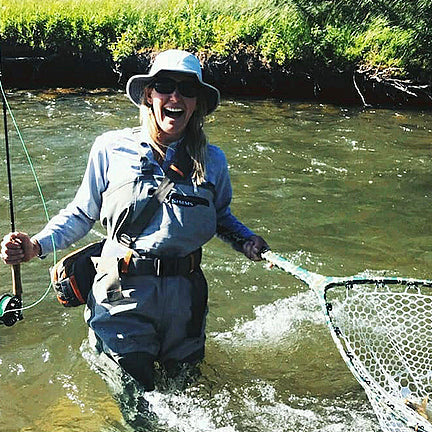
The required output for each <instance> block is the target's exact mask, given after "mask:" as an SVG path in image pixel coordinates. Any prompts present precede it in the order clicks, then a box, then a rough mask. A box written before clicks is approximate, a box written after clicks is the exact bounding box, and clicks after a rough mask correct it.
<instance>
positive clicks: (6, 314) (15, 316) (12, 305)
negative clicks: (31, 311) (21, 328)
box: [0, 294, 23, 327]
mask: <svg viewBox="0 0 432 432" xmlns="http://www.w3.org/2000/svg"><path fill="white" fill-rule="evenodd" d="M21 307H22V301H21V298H20V297H18V296H16V295H11V294H3V295H2V296H1V297H0V324H4V325H5V326H7V327H11V326H13V325H14V324H15V323H16V322H17V321H21V320H22V319H23V314H22V311H21Z"/></svg>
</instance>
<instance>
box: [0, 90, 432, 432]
mask: <svg viewBox="0 0 432 432" xmlns="http://www.w3.org/2000/svg"><path fill="white" fill-rule="evenodd" d="M8 96H9V102H10V104H11V106H12V109H13V111H14V113H15V117H16V119H17V122H18V124H19V126H20V128H21V131H22V134H23V136H24V139H25V141H26V143H27V146H28V148H29V151H30V154H31V156H32V159H33V162H34V165H35V169H36V172H37V174H38V176H39V180H40V183H41V185H42V189H43V193H44V195H45V198H46V200H47V207H48V210H49V212H50V214H55V213H56V212H57V211H58V210H59V209H61V208H62V207H63V206H64V205H66V204H67V203H68V202H69V201H70V199H71V198H72V196H73V195H74V193H75V191H76V188H77V187H78V185H79V182H80V177H81V175H82V172H83V170H84V167H85V164H86V159H87V154H88V151H89V149H90V146H91V144H92V142H93V140H94V138H95V137H96V136H97V135H98V134H100V133H101V132H103V131H105V130H108V129H113V128H123V127H128V126H135V125H137V122H138V120H137V113H136V110H135V108H134V107H133V106H132V104H130V103H129V102H128V101H127V100H126V98H125V96H123V95H122V94H120V93H109V92H106V93H104V92H96V93H94V94H77V93H72V94H68V93H55V92H53V93H47V92H45V93H26V92H20V93H17V94H10V95H8ZM431 124H432V123H431V113H430V112H420V111H397V110H372V109H360V108H349V109H345V108H340V107H334V106H331V105H315V104H302V103H288V102H279V101H251V100H224V101H223V103H222V106H221V107H220V109H219V110H218V111H217V112H216V113H215V114H214V115H213V116H212V117H211V118H210V119H209V123H208V125H207V132H208V135H209V137H210V139H211V142H212V143H214V144H217V145H219V146H220V147H222V148H223V150H224V151H225V152H226V154H227V157H228V160H229V164H230V172H231V178H232V183H233V189H234V196H235V198H234V201H233V204H232V209H233V212H234V213H235V214H236V215H237V216H238V217H239V218H240V219H241V220H242V221H244V222H245V223H247V224H248V225H249V226H250V227H251V228H252V229H253V230H255V231H256V232H257V233H258V234H260V235H262V236H263V237H265V238H266V239H267V241H268V242H269V244H270V245H271V246H272V248H273V250H274V251H276V252H278V253H280V254H282V255H284V256H286V257H289V258H290V259H292V260H293V261H294V262H295V263H296V264H299V265H301V266H302V267H304V268H307V269H309V270H311V271H314V272H317V273H320V274H324V275H331V276H342V275H351V274H355V273H358V272H361V271H364V270H369V271H372V272H381V273H383V272H384V273H386V274H391V275H394V274H399V275H401V276H412V277H418V278H430V277H431V273H430V268H431V264H432V253H431V247H430V245H431V244H432V230H431V225H430V223H429V220H430V208H431V198H432V192H431V186H432V179H431V174H430V173H431V171H432V159H431V138H432V126H431ZM10 129H12V127H11V124H10ZM10 141H11V146H12V154H13V176H14V194H15V197H16V199H15V207H16V219H17V227H18V228H19V229H20V230H22V231H26V232H29V233H31V234H33V233H35V232H36V231H37V230H38V229H39V228H40V227H41V226H42V225H43V224H44V214H43V209H42V205H41V202H40V198H39V197H38V195H37V189H36V186H35V183H34V180H33V179H32V177H31V172H30V169H29V167H28V164H27V161H26V159H25V156H24V155H23V152H22V150H21V149H20V148H19V142H18V139H17V137H16V133H14V132H13V131H12V130H11V132H10ZM0 152H1V158H0V165H1V167H0V173H3V174H1V176H2V178H3V181H2V182H1V185H0V200H1V206H0V228H1V229H0V231H1V232H2V233H6V232H7V231H9V222H8V220H9V214H8V201H7V195H8V192H7V185H6V169H5V162H4V150H3V149H2V150H0ZM95 230H96V232H93V233H90V234H89V236H88V237H87V238H86V239H85V240H82V241H81V242H80V243H78V244H77V245H75V246H79V245H81V244H85V243H86V242H89V241H93V240H97V239H98V236H97V232H101V231H102V229H101V227H100V226H96V227H95ZM52 262H53V261H52V257H48V258H47V259H45V260H34V261H33V262H31V263H29V264H26V265H24V266H22V277H23V285H24V300H25V303H26V304H30V303H32V302H34V301H36V300H37V299H39V298H40V296H41V295H42V294H43V292H44V291H45V290H46V288H47V286H48V282H49V278H48V268H49V266H50V265H52ZM203 268H204V271H205V273H206V275H207V278H208V281H209V284H210V303H209V306H210V314H209V317H208V339H207V354H206V360H205V362H204V364H203V366H202V368H201V372H202V376H201V377H200V378H199V380H198V382H196V383H195V384H192V385H191V386H189V387H188V388H187V389H186V390H185V391H180V390H175V389H172V388H171V389H169V388H160V389H158V390H157V391H155V392H152V393H151V394H149V395H148V396H147V399H148V401H149V403H150V405H151V406H152V409H153V411H154V412H155V413H156V414H157V416H158V418H159V428H160V430H161V431H163V432H177V431H202V432H204V431H205V432H207V431H219V432H246V431H248V432H270V431H271V432H274V431H276V432H279V431H280V432H282V431H283V432H291V431H304V432H312V431H321V432H330V431H331V432H339V431H353V432H354V431H359V430H361V431H364V432H373V431H378V430H379V428H378V426H377V422H376V419H375V416H374V413H373V411H372V409H371V408H370V405H369V403H368V401H367V398H366V396H365V395H364V392H363V391H362V389H361V387H360V386H359V385H358V384H357V382H356V381H355V380H354V379H353V377H352V376H351V374H350V372H349V371H348V370H347V368H346V366H345V364H344V362H343V361H342V360H341V358H340V356H339V354H338V352H337V350H336V348H335V347H334V345H333V342H332V340H331V338H330V336H329V334H328V331H327V329H326V327H325V323H324V319H323V317H322V315H321V312H320V309H319V307H318V305H317V304H316V301H315V298H314V295H313V294H312V293H311V292H310V291H309V290H308V289H307V287H306V286H305V285H303V284H302V283H300V282H299V281H297V280H295V279H294V278H292V277H291V276H289V275H287V274H286V273H284V272H282V271H280V270H276V269H273V270H269V269H267V268H266V266H265V265H264V264H263V263H252V262H249V261H247V260H246V259H245V258H244V257H242V256H241V255H240V254H238V253H236V252H234V251H233V250H231V248H230V247H229V246H227V245H225V244H223V243H222V242H220V241H219V240H217V239H214V240H212V241H211V242H210V243H209V244H208V245H207V246H206V248H205V256H204V266H203ZM0 280H1V290H0V291H1V292H9V291H10V290H11V282H10V270H9V268H8V267H7V266H0ZM82 312H83V310H82V308H74V309H65V308H62V306H60V305H59V304H58V303H57V301H56V300H55V298H54V294H53V293H52V292H51V291H50V293H49V295H48V297H47V299H45V300H44V301H43V302H42V303H41V304H40V305H38V306H37V307H34V308H32V309H30V310H27V311H25V313H24V316H25V319H24V320H23V321H22V322H19V323H17V324H16V325H15V326H14V327H11V328H6V327H0V379H1V384H0V430H1V431H3V432H12V431H14V432H15V431H20V432H30V431H31V432H42V431H44V432H45V431H56V432H61V431H65V432H66V431H68V432H69V431H77V432H100V431H104V432H105V431H106V432H108V431H110V432H126V431H130V429H129V428H128V426H126V425H125V423H124V421H123V419H122V416H121V413H120V410H119V408H118V405H117V403H116V402H115V400H114V398H113V392H112V390H111V389H109V388H108V386H107V384H106V383H105V381H104V380H103V378H102V376H101V373H100V372H98V370H97V369H96V368H95V367H94V364H92V361H90V363H89V362H88V361H87V360H86V358H89V357H90V358H91V353H90V352H89V351H88V349H87V348H86V342H85V341H86V335H87V328H86V324H85V323H84V320H83V318H82Z"/></svg>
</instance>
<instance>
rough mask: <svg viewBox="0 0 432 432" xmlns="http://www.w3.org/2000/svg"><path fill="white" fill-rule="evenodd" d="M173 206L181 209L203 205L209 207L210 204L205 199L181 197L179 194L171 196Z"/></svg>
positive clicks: (170, 200)
mask: <svg viewBox="0 0 432 432" xmlns="http://www.w3.org/2000/svg"><path fill="white" fill-rule="evenodd" d="M169 202H170V203H171V204H175V205H177V206H180V207H196V206H198V205H203V206H206V207H209V205H210V204H209V202H208V200H206V199H205V198H201V197H197V196H188V195H180V194H178V193H173V194H171V196H170V198H169Z"/></svg>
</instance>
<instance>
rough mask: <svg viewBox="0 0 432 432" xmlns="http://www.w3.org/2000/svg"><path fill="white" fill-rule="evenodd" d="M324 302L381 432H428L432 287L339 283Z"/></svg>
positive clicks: (431, 386)
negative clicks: (426, 417) (414, 431)
mask: <svg viewBox="0 0 432 432" xmlns="http://www.w3.org/2000/svg"><path fill="white" fill-rule="evenodd" d="M325 301H326V304H327V311H328V315H329V318H330V321H331V323H332V326H333V328H334V329H335V335H337V336H336V337H337V338H338V340H339V342H340V344H341V345H342V348H343V350H344V352H345V353H346V354H347V355H346V360H347V363H348V366H349V367H350V369H351V370H353V369H354V372H355V375H356V377H357V378H358V379H359V378H360V379H359V381H360V383H362V384H363V386H364V387H365V390H366V393H367V395H368V397H369V400H370V402H371V404H372V406H373V408H374V411H375V413H376V415H377V417H378V420H379V422H380V426H381V428H382V430H383V431H385V432H387V431H391V432H399V431H400V432H412V431H413V430H417V431H427V432H432V424H431V423H430V421H432V418H431V417H432V412H431V410H430V407H431V404H430V401H431V399H432V325H431V313H432V289H431V287H430V286H426V285H423V284H421V283H419V284H417V285H414V284H412V283H410V284H408V285H407V284H406V283H394V282H392V283H388V284H384V283H366V282H364V283H363V282H362V283H358V284H357V283H349V284H341V285H335V286H332V287H330V288H327V289H326V292H325ZM428 401H429V403H428ZM420 413H422V414H424V415H425V416H428V417H429V419H428V420H427V419H425V418H424V416H422V415H420Z"/></svg>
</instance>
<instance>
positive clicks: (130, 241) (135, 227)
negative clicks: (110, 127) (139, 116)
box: [115, 143, 192, 248]
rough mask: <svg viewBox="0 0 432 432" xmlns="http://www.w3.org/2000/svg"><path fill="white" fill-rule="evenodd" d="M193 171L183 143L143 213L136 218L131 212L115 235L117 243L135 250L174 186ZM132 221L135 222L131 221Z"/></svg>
mask: <svg viewBox="0 0 432 432" xmlns="http://www.w3.org/2000/svg"><path fill="white" fill-rule="evenodd" d="M138 145H139V146H141V143H138ZM191 171H192V160H191V158H190V156H189V155H188V153H187V151H186V148H185V145H184V144H183V143H182V144H181V145H180V146H179V148H178V149H177V151H176V153H175V156H174V161H173V163H172V164H171V165H170V166H169V168H168V170H167V171H166V172H165V177H164V178H163V180H162V181H161V183H160V184H159V186H158V188H157V189H156V191H155V192H154V194H153V195H152V197H151V198H150V199H149V201H148V202H147V204H146V205H145V206H144V208H143V209H142V210H141V213H140V214H139V215H137V216H134V215H133V210H131V211H130V212H129V216H128V217H127V218H126V220H125V221H123V223H122V224H121V226H120V227H119V228H118V230H117V232H116V234H115V236H116V237H117V241H118V242H119V243H120V244H121V245H123V246H126V247H127V248H134V246H135V241H136V240H137V238H138V237H139V236H140V234H141V233H142V232H143V231H144V229H145V228H146V227H147V225H148V224H149V223H150V221H151V220H152V218H153V216H154V214H155V213H156V211H157V210H158V209H159V207H160V206H161V204H162V203H163V202H164V201H165V198H166V197H167V196H168V194H169V193H170V191H171V189H172V188H173V187H174V184H175V183H176V182H177V181H179V180H181V179H186V178H188V176H189V175H190V173H191ZM132 208H133V205H132V207H131V209H132ZM130 219H133V220H132V221H131V220H130Z"/></svg>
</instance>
